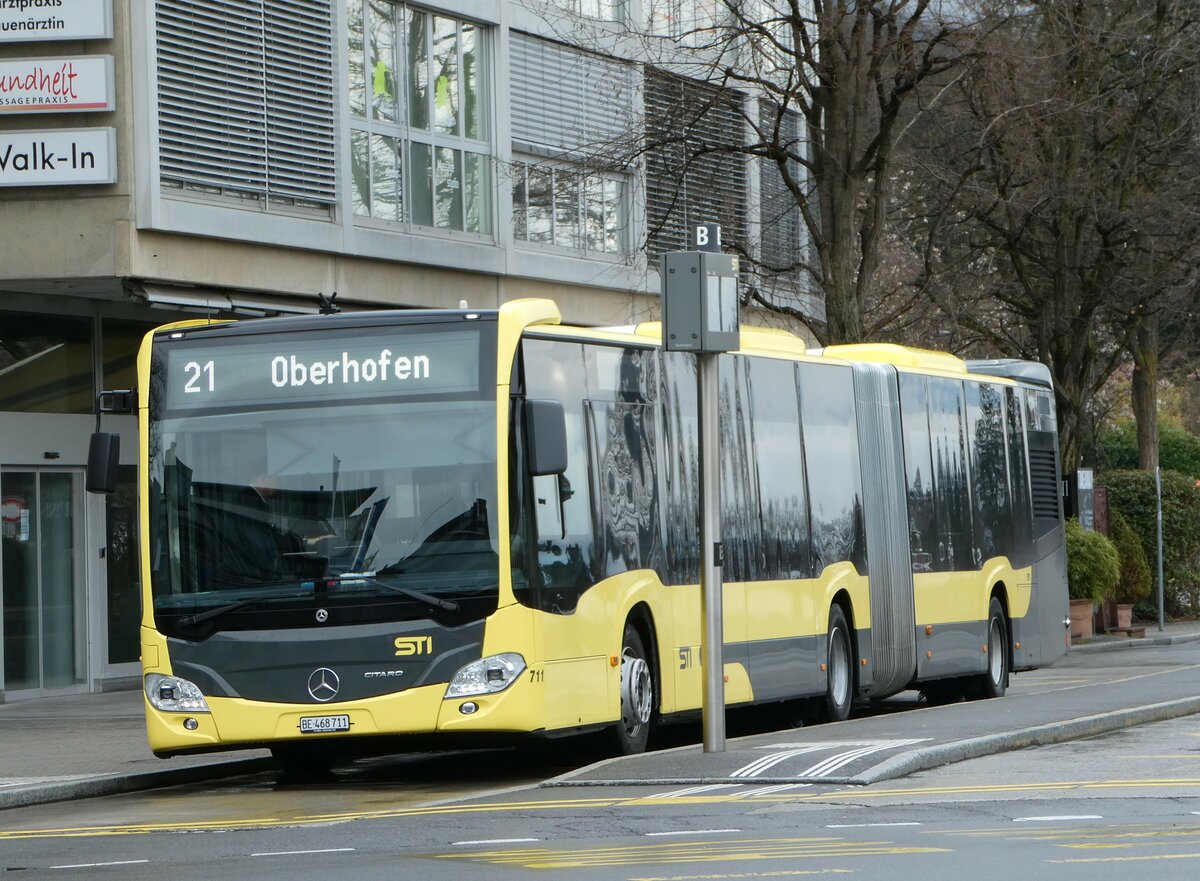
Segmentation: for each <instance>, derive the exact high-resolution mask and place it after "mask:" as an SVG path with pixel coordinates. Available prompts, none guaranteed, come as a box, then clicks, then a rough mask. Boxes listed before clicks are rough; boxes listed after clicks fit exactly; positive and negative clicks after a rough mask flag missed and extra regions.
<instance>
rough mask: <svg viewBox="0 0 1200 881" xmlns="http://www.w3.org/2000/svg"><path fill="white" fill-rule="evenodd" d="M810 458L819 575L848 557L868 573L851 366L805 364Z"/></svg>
mask: <svg viewBox="0 0 1200 881" xmlns="http://www.w3.org/2000/svg"><path fill="white" fill-rule="evenodd" d="M800 383H801V385H800V403H801V414H802V419H803V424H804V457H805V464H806V466H807V469H808V492H809V501H810V505H811V510H812V556H813V574H814V575H820V574H821V572H823V571H824V569H825V568H826V567H827V566H830V565H832V564H834V563H838V562H841V561H843V560H849V561H850V562H852V563H854V564H855V566H856V567H857V569H858V571H859V572H861V573H864V574H865V572H866V542H865V536H864V533H863V528H864V527H863V510H862V472H861V471H860V468H859V460H858V428H857V424H856V415H855V407H854V379H853V376H852V375H851V373H850V370H849V369H848V368H845V367H835V366H833V365H825V364H801V365H800Z"/></svg>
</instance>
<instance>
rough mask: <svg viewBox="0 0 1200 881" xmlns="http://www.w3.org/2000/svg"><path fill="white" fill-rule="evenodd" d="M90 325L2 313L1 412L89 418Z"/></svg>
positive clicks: (93, 402) (53, 317)
mask: <svg viewBox="0 0 1200 881" xmlns="http://www.w3.org/2000/svg"><path fill="white" fill-rule="evenodd" d="M93 375H94V373H93V369H92V322H91V319H88V318H69V317H66V316H63V315H33V314H28V313H24V312H0V377H3V381H0V411H6V410H9V411H16V412H20V413H91V412H93V411H94V410H95V405H96V397H95V389H94V388H93V386H94V385H95V383H94V381H93Z"/></svg>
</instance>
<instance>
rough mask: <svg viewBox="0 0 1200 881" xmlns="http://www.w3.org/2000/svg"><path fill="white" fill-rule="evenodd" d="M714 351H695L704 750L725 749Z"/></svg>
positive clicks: (719, 469) (716, 403)
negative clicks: (698, 428)
mask: <svg viewBox="0 0 1200 881" xmlns="http://www.w3.org/2000/svg"><path fill="white" fill-rule="evenodd" d="M718 357H719V356H718V355H716V354H715V353H700V354H697V355H696V367H697V371H698V374H699V376H698V379H699V383H698V385H699V387H698V391H699V395H698V397H699V405H700V591H701V594H702V598H701V611H702V614H703V616H704V647H703V651H702V652H701V670H702V671H703V673H704V704H703V706H704V751H705V752H706V753H719V752H724V751H725V646H724V642H725V627H724V608H723V606H724V604H723V602H722V584H721V563H722V560H721V459H720V435H719V432H718V427H719V423H720V416H719V413H718V408H719V406H720V391H719V389H720V384H719V382H718V376H719V372H720V370H719V366H718V363H717V358H718Z"/></svg>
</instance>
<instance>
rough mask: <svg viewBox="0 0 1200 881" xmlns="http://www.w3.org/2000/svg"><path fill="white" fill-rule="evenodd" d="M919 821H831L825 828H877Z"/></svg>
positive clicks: (915, 824) (907, 824)
mask: <svg viewBox="0 0 1200 881" xmlns="http://www.w3.org/2000/svg"><path fill="white" fill-rule="evenodd" d="M920 825H921V824H920V823H831V824H830V825H828V826H826V827H825V828H826V829H877V828H879V827H882V826H920Z"/></svg>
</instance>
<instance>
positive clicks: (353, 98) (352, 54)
mask: <svg viewBox="0 0 1200 881" xmlns="http://www.w3.org/2000/svg"><path fill="white" fill-rule="evenodd" d="M346 56H347V63H348V64H349V71H350V112H351V113H352V114H354V115H355V116H365V115H366V107H367V98H366V95H367V74H366V64H365V63H364V61H363V8H362V0H349V2H348V3H347V4H346Z"/></svg>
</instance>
